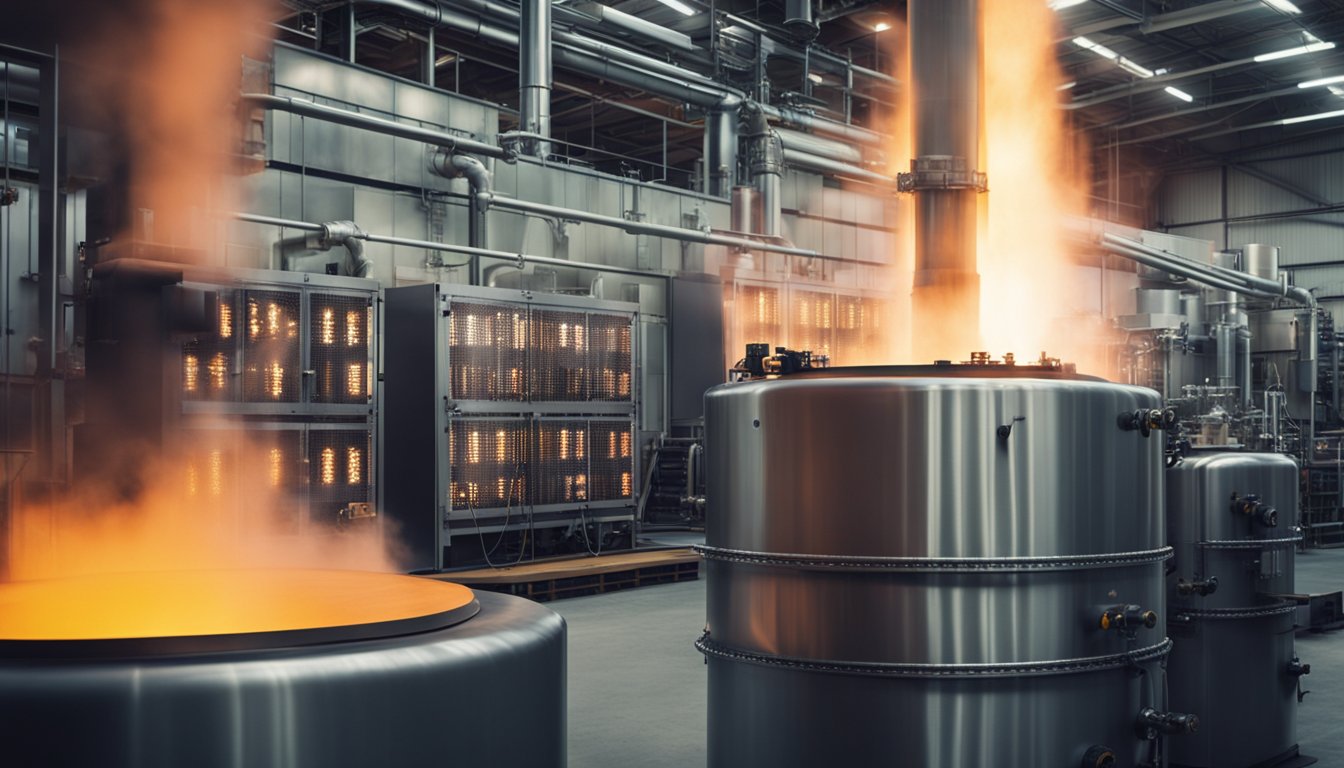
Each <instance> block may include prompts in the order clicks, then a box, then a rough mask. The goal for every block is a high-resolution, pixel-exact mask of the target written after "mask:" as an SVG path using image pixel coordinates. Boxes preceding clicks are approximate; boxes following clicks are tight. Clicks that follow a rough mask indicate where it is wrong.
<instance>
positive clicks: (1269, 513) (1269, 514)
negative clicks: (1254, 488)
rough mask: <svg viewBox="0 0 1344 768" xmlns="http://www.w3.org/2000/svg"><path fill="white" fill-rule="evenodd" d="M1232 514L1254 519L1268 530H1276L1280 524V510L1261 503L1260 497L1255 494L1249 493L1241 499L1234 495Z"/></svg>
mask: <svg viewBox="0 0 1344 768" xmlns="http://www.w3.org/2000/svg"><path fill="white" fill-rule="evenodd" d="M1232 512H1233V514H1238V515H1243V516H1245V517H1249V518H1252V519H1253V520H1255V521H1256V522H1257V523H1259V524H1261V525H1263V526H1264V527H1266V528H1274V527H1276V526H1278V524H1279V510H1277V509H1275V508H1274V507H1271V506H1269V505H1268V504H1266V503H1264V502H1263V501H1261V500H1260V497H1259V496H1257V495H1256V494H1254V493H1248V494H1246V495H1245V496H1241V497H1238V496H1237V495H1236V494H1233V495H1232Z"/></svg>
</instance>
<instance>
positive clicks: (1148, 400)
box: [699, 369, 1171, 768]
mask: <svg viewBox="0 0 1344 768" xmlns="http://www.w3.org/2000/svg"><path fill="white" fill-rule="evenodd" d="M899 370H900V369H892V373H891V375H880V374H874V372H873V371H871V370H867V371H864V372H863V375H856V374H851V375H847V374H846V373H845V370H844V369H835V370H834V371H832V372H831V373H832V375H829V376H807V377H797V378H789V377H784V378H781V379H775V380H766V381H755V382H749V383H742V384H731V385H725V386H722V387H718V388H716V389H714V390H711V391H710V393H709V394H708V395H707V396H706V435H707V438H706V439H707V447H706V455H707V457H708V461H709V474H708V499H709V503H710V509H709V511H708V514H707V519H708V523H707V525H708V528H707V531H706V543H705V547H704V548H703V554H704V556H705V558H706V560H707V573H708V579H709V585H708V586H709V592H708V598H707V600H708V602H707V618H708V622H707V628H706V634H705V635H704V636H703V637H702V638H701V640H700V642H699V646H700V648H701V650H702V651H704V652H705V653H706V655H707V656H708V660H709V664H710V693H709V723H710V728H709V755H710V759H709V763H710V765H711V766H734V768H737V767H738V766H766V765H771V766H775V765H820V764H830V765H840V764H846V765H850V764H853V765H873V764H899V765H927V766H935V765H936V766H984V765H994V766H1044V765H1052V766H1076V765H1081V764H1082V762H1083V759H1084V756H1085V755H1086V754H1087V753H1088V750H1089V749H1091V748H1094V747H1106V748H1108V749H1109V750H1110V751H1112V752H1113V753H1114V755H1115V760H1116V762H1114V763H1113V764H1114V765H1116V766H1135V765H1138V764H1139V763H1140V762H1142V761H1144V760H1147V759H1149V758H1150V756H1151V752H1150V750H1151V746H1152V745H1151V744H1150V743H1148V742H1146V741H1142V740H1140V739H1139V738H1138V737H1137V736H1136V734H1135V729H1134V723H1135V717H1136V715H1137V714H1138V712H1139V710H1140V709H1141V708H1142V707H1145V706H1152V707H1155V708H1157V709H1160V710H1164V709H1166V702H1165V695H1164V693H1163V687H1164V681H1163V672H1162V669H1161V664H1162V662H1163V660H1164V659H1165V657H1166V655H1167V654H1168V652H1169V651H1170V642H1169V641H1168V640H1167V639H1166V636H1165V633H1164V632H1163V631H1162V630H1161V628H1160V627H1161V624H1160V623H1159V625H1158V627H1157V628H1152V629H1149V628H1144V627H1139V628H1134V629H1130V630H1127V631H1117V630H1114V629H1111V630H1106V629H1102V628H1101V626H1100V621H1099V620H1100V617H1101V615H1102V613H1103V612H1104V611H1105V610H1106V609H1107V608H1109V607H1111V606H1115V605H1137V606H1141V607H1142V608H1143V609H1145V610H1153V611H1156V612H1157V613H1158V615H1159V616H1162V615H1164V609H1165V602H1166V597H1165V592H1164V580H1163V567H1164V565H1165V563H1166V561H1167V560H1168V559H1169V558H1170V555H1171V551H1170V549H1168V548H1167V547H1166V545H1165V535H1164V533H1165V532H1164V530H1163V525H1162V503H1163V498H1162V485H1161V483H1162V474H1161V473H1162V449H1163V438H1162V436H1161V434H1160V433H1158V434H1154V435H1152V436H1145V435H1144V434H1142V433H1141V432H1140V431H1137V430H1127V429H1124V428H1122V426H1121V424H1120V420H1119V419H1118V417H1119V416H1120V415H1121V414H1130V413H1133V412H1135V411H1138V410H1146V409H1155V408H1159V407H1160V402H1159V400H1158V396H1157V394H1156V393H1155V392H1152V391H1151V390H1146V389H1140V388H1136V387H1127V386H1119V385H1113V384H1108V383H1105V382H1100V381H1096V380H1087V379H1082V378H1073V379H1070V378H1067V377H1056V378H1051V379H1045V378H1024V377H1022V375H1021V374H1016V375H1015V372H1014V371H1012V369H1000V370H998V371H993V372H990V371H987V372H986V373H985V375H984V376H983V377H979V378H977V377H966V376H964V375H963V376H959V377H956V378H939V377H932V376H915V377H907V376H902V375H900V373H899ZM924 370H927V369H924Z"/></svg>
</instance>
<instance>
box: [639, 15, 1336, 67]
mask: <svg viewBox="0 0 1344 768" xmlns="http://www.w3.org/2000/svg"><path fill="white" fill-rule="evenodd" d="M667 1H668V0H663V2H667ZM1334 47H1335V44H1334V43H1322V42H1316V43H1310V44H1308V45H1301V46H1298V47H1297V48H1286V49H1284V50H1282V51H1274V52H1273V53H1262V54H1260V55H1259V56H1256V57H1255V61H1256V62H1264V61H1274V60H1276V59H1286V58H1288V57H1289V56H1301V55H1302V54H1304V53H1315V52H1317V51H1328V50H1330V49H1331V48H1334Z"/></svg>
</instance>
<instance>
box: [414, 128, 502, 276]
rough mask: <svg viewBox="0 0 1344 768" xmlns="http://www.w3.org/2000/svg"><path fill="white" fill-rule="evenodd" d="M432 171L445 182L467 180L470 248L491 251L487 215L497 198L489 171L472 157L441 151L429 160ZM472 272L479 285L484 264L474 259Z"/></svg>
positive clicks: (468, 239) (472, 260)
mask: <svg viewBox="0 0 1344 768" xmlns="http://www.w3.org/2000/svg"><path fill="white" fill-rule="evenodd" d="M429 169H430V170H431V171H433V172H434V173H437V174H438V175H440V176H443V177H444V178H448V179H454V178H457V177H459V176H460V177H463V178H465V179H466V180H467V185H468V187H470V189H471V195H470V196H469V197H468V199H467V244H468V245H470V246H471V247H473V248H489V247H490V246H489V243H488V242H487V241H488V237H487V228H486V220H485V212H486V211H488V210H489V209H490V200H491V199H492V198H493V197H494V190H493V189H492V187H491V181H490V170H489V169H488V168H486V167H485V164H484V163H482V162H481V161H480V160H477V159H476V158H474V157H471V156H470V155H455V154H452V153H450V152H444V151H442V150H440V151H439V152H436V153H435V154H434V157H433V158H431V159H430V161H429ZM469 272H470V273H471V275H470V282H471V284H472V285H480V284H481V282H480V277H481V263H480V259H479V258H478V257H475V256H473V257H472V259H471V269H470V270H469Z"/></svg>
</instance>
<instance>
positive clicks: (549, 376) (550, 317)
mask: <svg viewBox="0 0 1344 768" xmlns="http://www.w3.org/2000/svg"><path fill="white" fill-rule="evenodd" d="M531 333H532V336H531V359H532V364H531V370H532V378H531V391H530V399H531V400H534V401H538V402H555V401H570V402H574V401H582V400H587V399H588V382H587V376H586V373H585V369H586V367H587V365H588V341H589V339H588V316H587V315H585V314H584V313H582V312H563V311H560V310H554V309H536V308H534V309H533V310H532V325H531Z"/></svg>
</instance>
